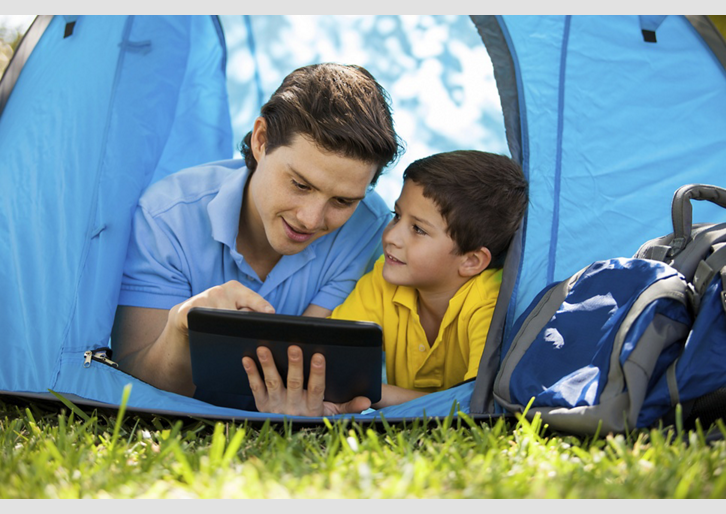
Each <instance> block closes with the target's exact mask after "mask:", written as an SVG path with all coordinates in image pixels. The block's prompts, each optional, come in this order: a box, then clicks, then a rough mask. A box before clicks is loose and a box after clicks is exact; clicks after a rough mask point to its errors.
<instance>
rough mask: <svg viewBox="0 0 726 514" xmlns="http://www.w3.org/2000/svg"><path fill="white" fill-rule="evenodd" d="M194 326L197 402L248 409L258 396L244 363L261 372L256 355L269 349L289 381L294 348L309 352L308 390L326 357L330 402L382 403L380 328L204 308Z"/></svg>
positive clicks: (192, 319) (192, 314)
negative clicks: (317, 359)
mask: <svg viewBox="0 0 726 514" xmlns="http://www.w3.org/2000/svg"><path fill="white" fill-rule="evenodd" d="M188 320H189V348H190V352H191V360H192V378H193V380H194V384H195V385H196V387H197V391H198V394H195V397H196V398H199V399H202V400H205V401H209V402H210V403H216V404H218V405H224V406H228V407H237V408H245V407H246V405H247V404H249V401H250V399H251V397H252V391H251V390H250V384H249V381H248V380H247V374H246V373H245V370H244V368H243V367H242V357H244V356H247V357H251V358H252V359H254V360H255V362H256V363H257V366H258V369H259V370H260V372H261V371H262V368H261V367H260V364H259V361H258V360H257V354H256V349H257V347H258V346H266V347H267V348H269V349H270V351H271V352H272V355H273V357H274V359H275V364H276V365H277V369H278V371H279V372H280V376H281V377H282V379H283V380H284V381H287V369H288V366H287V347H288V346H290V345H292V344H294V345H297V346H299V347H300V348H301V349H302V352H303V361H304V373H305V387H307V381H308V377H309V374H310V358H311V357H312V356H313V354H315V353H321V354H323V355H324V356H325V400H327V401H330V402H334V403H343V402H347V401H349V400H351V399H353V398H355V397H356V396H365V397H366V398H369V399H370V400H371V403H376V402H377V401H379V400H380V399H381V378H382V366H383V335H382V331H381V327H379V326H378V325H376V324H375V323H369V322H361V321H347V320H332V319H324V318H311V317H305V316H287V315H283V314H263V313H258V312H242V311H230V310H219V309H206V308H199V307H195V308H192V309H191V310H190V311H189V315H188ZM245 398H246V399H247V404H246V403H245V401H244V399H245ZM252 405H254V402H253V401H252Z"/></svg>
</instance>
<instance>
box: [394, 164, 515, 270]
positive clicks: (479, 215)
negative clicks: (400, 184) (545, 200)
mask: <svg viewBox="0 0 726 514" xmlns="http://www.w3.org/2000/svg"><path fill="white" fill-rule="evenodd" d="M403 179H404V181H405V180H411V181H413V182H415V183H416V184H418V185H420V186H422V187H423V194H424V196H425V197H426V198H429V199H431V200H433V201H434V203H435V204H436V206H437V207H438V208H439V212H440V213H441V216H442V217H443V218H444V220H445V221H446V224H447V233H448V235H449V237H451V239H453V240H454V242H455V243H456V245H457V247H458V253H459V254H464V253H466V252H470V251H472V250H475V249H477V248H480V247H482V246H485V247H487V248H488V249H489V251H490V252H491V254H492V265H494V266H500V265H501V263H502V262H503V257H504V255H505V254H506V250H507V248H508V247H509V243H510V241H511V239H512V236H513V235H514V233H515V232H516V230H517V228H518V227H519V224H520V223H521V221H522V218H523V217H524V212H525V209H526V208H527V203H528V202H529V196H528V185H527V180H526V179H525V178H524V173H522V168H521V167H520V166H519V165H518V164H517V163H516V162H514V161H513V160H512V159H510V158H509V157H506V156H504V155H498V154H493V153H488V152H480V151H477V150H457V151H454V152H446V153H439V154H435V155H431V156H429V157H425V158H423V159H419V160H417V161H415V162H413V163H411V164H410V165H409V166H408V168H406V171H405V172H404V174H403Z"/></svg>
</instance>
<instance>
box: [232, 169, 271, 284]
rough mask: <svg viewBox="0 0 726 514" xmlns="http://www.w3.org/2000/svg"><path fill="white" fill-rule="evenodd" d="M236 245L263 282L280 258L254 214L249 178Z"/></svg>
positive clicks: (240, 215)
mask: <svg viewBox="0 0 726 514" xmlns="http://www.w3.org/2000/svg"><path fill="white" fill-rule="evenodd" d="M236 247H237V251H238V252H239V253H240V254H241V255H242V256H243V257H244V258H245V261H246V262H247V264H249V265H250V267H251V268H252V269H253V270H254V271H255V273H257V276H258V277H259V278H260V280H262V281H263V282H264V281H265V279H266V278H267V275H268V274H269V273H270V271H272V268H274V267H275V265H276V264H277V263H278V261H279V260H280V258H282V255H280V254H279V253H277V252H276V251H275V250H274V249H273V248H272V246H270V242H269V241H268V240H267V234H265V228H264V226H263V225H262V221H261V220H260V219H259V217H257V216H256V213H255V211H254V204H253V203H252V202H251V201H250V198H249V180H248V181H247V185H246V186H245V190H244V199H243V201H242V208H241V209H240V214H239V227H238V230H237V241H236Z"/></svg>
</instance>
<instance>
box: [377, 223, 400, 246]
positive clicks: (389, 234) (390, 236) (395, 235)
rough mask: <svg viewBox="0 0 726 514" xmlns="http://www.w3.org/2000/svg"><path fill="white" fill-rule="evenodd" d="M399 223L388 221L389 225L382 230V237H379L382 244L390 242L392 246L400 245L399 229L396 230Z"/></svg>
mask: <svg viewBox="0 0 726 514" xmlns="http://www.w3.org/2000/svg"><path fill="white" fill-rule="evenodd" d="M400 225H401V224H400V223H396V224H395V225H394V224H393V223H389V225H388V226H387V227H386V229H385V230H384V231H383V237H382V238H381V239H382V241H383V244H391V245H394V246H400V245H401V237H400V231H399V230H398V227H399V226H400Z"/></svg>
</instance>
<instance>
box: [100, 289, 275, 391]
mask: <svg viewBox="0 0 726 514" xmlns="http://www.w3.org/2000/svg"><path fill="white" fill-rule="evenodd" d="M192 307H208V308H213V309H229V310H246V311H257V312H269V313H273V312H275V309H274V308H273V307H272V305H270V304H269V303H268V302H267V300H265V299H264V298H262V297H261V296H260V295H259V294H257V293H255V292H254V291H252V290H251V289H248V288H247V287H245V286H243V285H242V284H240V283H239V282H236V281H230V282H227V283H225V284H222V285H220V286H215V287H212V288H210V289H207V290H206V291H203V292H201V293H199V294H198V295H195V296H193V297H191V298H189V299H188V300H186V301H184V302H182V303H180V304H178V305H175V306H174V307H172V308H171V309H170V310H169V311H165V310H162V309H146V308H141V307H124V306H120V307H119V308H118V309H117V311H116V319H115V321H114V327H113V332H112V335H111V340H112V345H113V351H114V356H115V357H116V359H117V361H118V363H119V367H120V368H121V369H122V370H123V371H125V372H127V373H129V374H130V375H133V376H135V377H137V378H140V379H141V380H144V381H145V382H148V383H150V384H151V385H153V386H156V387H158V388H159V389H164V390H166V391H172V392H175V393H179V394H183V395H186V396H192V395H193V394H194V390H195V387H194V383H193V382H192V369H191V358H190V355H189V325H188V321H187V315H188V314H189V310H190V309H191V308H192Z"/></svg>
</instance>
